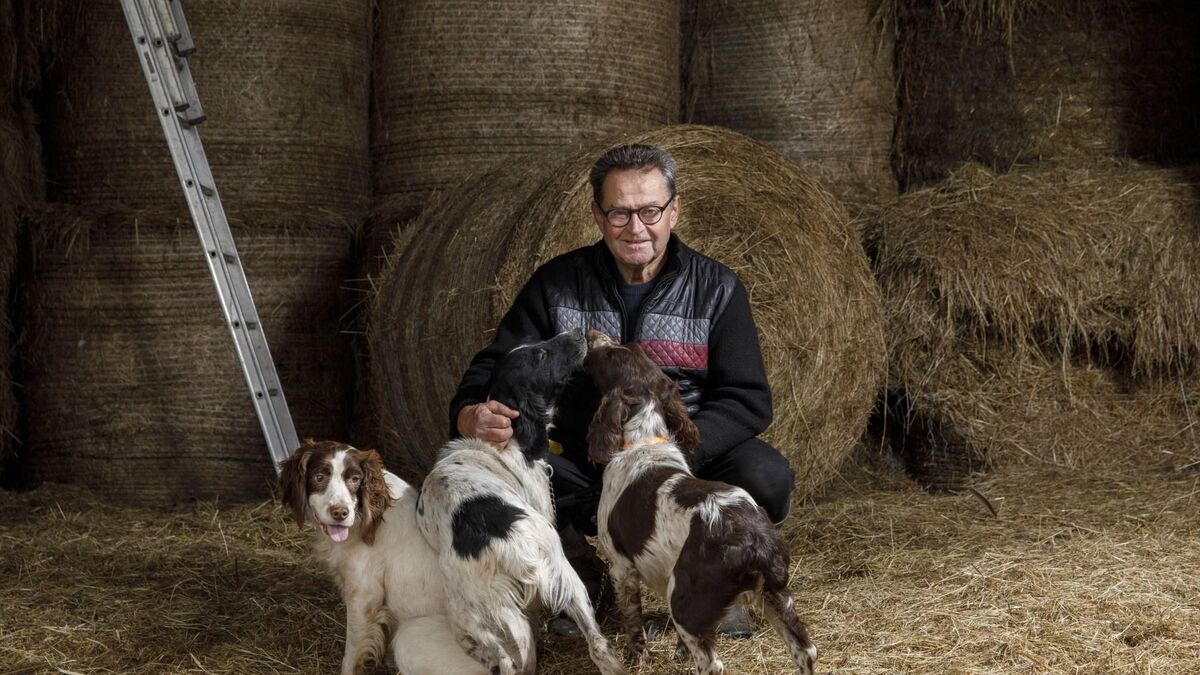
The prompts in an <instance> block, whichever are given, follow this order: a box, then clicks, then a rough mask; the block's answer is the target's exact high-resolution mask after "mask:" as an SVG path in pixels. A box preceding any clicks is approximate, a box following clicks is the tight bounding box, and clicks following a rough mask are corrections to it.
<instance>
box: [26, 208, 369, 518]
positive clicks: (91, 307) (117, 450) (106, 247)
mask: <svg viewBox="0 0 1200 675" xmlns="http://www.w3.org/2000/svg"><path fill="white" fill-rule="evenodd" d="M232 230H233V233H234V238H235V240H236V241H237V244H238V251H239V254H240V258H241V261H242V264H243V265H244V266H245V269H246V274H247V277H248V278H249V281H250V286H251V288H252V290H253V293H254V299H255V304H256V307H257V308H258V313H259V316H260V318H261V319H262V324H263V330H264V331H265V334H266V337H267V339H268V343H269V345H270V348H271V355H272V358H273V359H274V361H275V365H276V369H277V370H278V372H279V377H280V381H281V383H282V385H283V390H284V394H285V395H286V397H287V399H288V404H289V407H290V409H291V413H292V417H293V419H294V421H295V424H296V429H297V431H298V433H299V434H300V435H301V436H302V437H303V436H315V437H340V436H341V435H342V434H344V432H345V420H346V415H347V412H348V411H347V410H346V409H345V406H346V405H347V403H348V400H349V396H350V394H351V386H350V382H349V375H350V372H351V363H350V362H349V357H350V354H349V349H348V347H347V344H346V340H345V339H344V336H342V335H341V334H340V333H339V318H340V314H341V312H340V306H341V305H340V303H339V297H338V287H339V282H340V280H341V279H342V278H343V277H344V276H345V275H346V273H347V269H348V266H349V254H350V235H349V232H350V225H349V224H347V223H341V224H334V223H325V224H322V225H320V226H311V225H310V226H307V227H301V226H295V227H291V228H264V227H260V226H254V225H250V224H248V223H245V222H240V221H235V222H233V224H232ZM31 231H32V232H34V235H33V237H34V240H33V241H32V242H31V246H30V248H31V251H30V260H31V262H30V270H29V278H28V280H27V282H26V292H25V298H26V299H25V304H26V306H27V310H26V312H25V315H24V317H23V321H22V324H23V331H24V335H23V347H24V348H23V355H24V370H25V378H26V381H25V387H24V409H25V411H26V414H27V417H28V420H27V426H28V433H29V454H28V457H27V465H28V470H29V472H30V473H31V476H30V477H31V478H32V479H33V481H34V482H38V481H57V482H73V483H80V484H82V485H86V486H88V487H90V488H92V489H96V490H101V491H103V492H104V493H105V494H108V495H110V496H111V497H112V498H113V499H117V500H120V501H124V502H131V503H164V502H174V501H180V500H185V499H191V498H204V499H207V498H213V497H219V498H221V499H223V500H228V501H245V500H247V499H261V498H262V497H263V496H264V495H266V494H267V487H268V485H269V484H270V483H271V482H272V481H273V480H274V471H273V469H272V466H271V464H270V461H269V455H268V453H267V449H266V445H265V443H264V441H263V437H262V432H261V430H260V427H259V423H258V419H257V417H256V416H255V414H254V408H253V406H252V404H251V400H250V394H249V392H248V390H247V388H246V383H245V378H244V376H243V374H242V371H241V368H240V367H239V365H238V363H237V359H236V355H235V351H234V348H233V341H232V337H231V335H230V332H229V328H228V327H227V326H226V325H225V321H224V317H223V314H222V311H221V308H220V306H219V304H218V303H217V298H216V294H215V291H214V289H213V283H212V279H211V277H210V275H209V272H208V269H207V266H206V265H205V263H204V258H203V255H204V254H203V252H202V251H201V249H200V247H199V245H198V241H197V238H196V233H195V230H194V228H193V227H192V225H191V223H190V222H189V221H187V220H178V219H176V218H174V217H172V216H169V215H164V214H162V213H159V212H152V211H137V212H124V211H120V212H109V213H104V214H101V215H95V214H92V213H91V212H86V213H85V212H84V211H83V210H82V209H77V208H71V209H68V208H61V207H57V208H54V209H49V210H47V211H46V212H44V213H41V214H38V216H37V217H36V219H35V222H34V224H33V225H32V226H31Z"/></svg>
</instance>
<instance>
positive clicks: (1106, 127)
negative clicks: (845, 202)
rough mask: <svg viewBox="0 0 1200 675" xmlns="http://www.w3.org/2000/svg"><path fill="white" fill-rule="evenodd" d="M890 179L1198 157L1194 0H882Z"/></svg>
mask: <svg viewBox="0 0 1200 675" xmlns="http://www.w3.org/2000/svg"><path fill="white" fill-rule="evenodd" d="M893 7H894V11H895V16H896V21H897V24H898V30H899V33H898V37H897V49H896V70H897V75H898V77H899V81H900V114H899V120H898V124H897V133H896V156H897V166H898V172H899V176H900V181H901V184H902V186H907V185H911V184H919V183H924V182H928V181H933V180H938V179H940V178H942V177H943V176H945V175H946V174H947V173H948V172H949V171H950V170H951V169H953V168H955V167H957V166H959V165H960V164H962V163H964V162H968V161H974V162H979V163H981V164H984V165H987V166H990V167H992V168H993V169H996V170H1001V171H1007V170H1008V169H1009V168H1011V167H1012V166H1014V165H1016V164H1020V163H1030V162H1034V161H1036V160H1039V159H1042V158H1044V157H1049V156H1055V155H1062V154H1070V153H1074V152H1083V153H1089V154H1128V155H1131V156H1133V157H1137V158H1141V159H1145V160H1151V161H1155V162H1159V163H1168V164H1176V163H1183V162H1191V161H1196V160H1197V159H1198V158H1200V119H1198V118H1197V116H1196V114H1195V109H1196V105H1197V102H1198V101H1200V50H1197V49H1195V46H1194V43H1195V36H1196V35H1197V33H1198V32H1200V5H1197V3H1194V2H1178V1H1173V0H1134V1H1132V2H1130V1H1129V0H1102V1H1100V2H1080V1H1079V0H1056V1H1054V2H1034V1H1032V0H1015V1H1012V2H981V1H978V0H974V1H973V0H956V1H953V2H950V1H947V0H941V1H940V2H932V3H931V2H925V1H923V0H894V3H893Z"/></svg>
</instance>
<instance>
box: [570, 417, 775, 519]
mask: <svg viewBox="0 0 1200 675" xmlns="http://www.w3.org/2000/svg"><path fill="white" fill-rule="evenodd" d="M550 466H551V467H552V468H553V469H554V473H553V475H551V477H550V484H551V486H553V488H554V505H555V511H556V518H557V521H558V522H557V525H558V529H560V530H561V529H563V528H565V527H566V526H567V525H573V526H574V527H575V529H576V530H579V531H580V532H582V533H584V534H586V535H588V536H595V535H596V509H597V508H598V507H599V506H600V487H601V483H600V479H601V475H602V467H599V466H595V465H593V464H590V463H589V464H576V463H575V462H572V461H571V460H569V459H566V458H565V457H563V456H561V455H550ZM696 477H697V478H702V479H704V480H713V481H721V482H723V483H729V484H730V485H736V486H738V487H740V488H742V489H743V490H745V491H746V492H749V493H750V496H751V497H754V501H756V502H758V505H759V506H761V507H763V509H764V510H765V511H766V512H767V515H768V516H770V518H771V522H774V523H779V522H782V521H783V519H784V518H786V517H787V514H788V511H789V509H791V504H792V488H793V487H795V483H796V474H795V473H794V472H793V471H792V467H791V465H789V464H788V461H787V458H785V457H784V456H783V455H782V454H781V453H780V452H779V451H778V450H776V449H775V448H774V447H772V446H771V445H768V444H767V443H766V442H765V441H763V440H761V439H758V438H751V439H749V440H747V441H744V442H743V443H741V444H739V445H736V446H734V447H733V448H731V449H730V450H729V452H727V453H725V454H724V455H722V456H720V457H716V458H714V459H713V460H712V461H710V462H708V463H707V464H705V465H704V466H702V467H700V469H699V471H697V472H696Z"/></svg>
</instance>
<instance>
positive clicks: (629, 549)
mask: <svg viewBox="0 0 1200 675" xmlns="http://www.w3.org/2000/svg"><path fill="white" fill-rule="evenodd" d="M679 473H683V470H681V469H677V468H674V467H665V466H664V467H657V468H654V469H651V470H649V471H647V472H646V473H643V474H642V475H641V476H638V478H637V480H635V481H633V482H632V483H630V484H629V487H627V488H625V491H624V492H622V493H621V496H620V497H618V498H617V503H616V504H614V505H613V510H612V512H611V513H609V514H608V533H609V535H610V536H611V537H612V540H613V547H614V548H615V549H616V550H617V552H618V553H620V554H621V555H623V556H625V557H626V558H629V559H630V560H632V559H633V558H634V556H636V555H638V554H639V553H641V552H642V550H643V549H645V548H646V542H648V541H650V537H651V536H652V535H653V534H654V523H655V514H656V512H657V511H658V489H659V488H660V487H661V486H662V484H663V482H665V481H666V480H667V479H668V478H670V477H671V476H674V475H676V474H679Z"/></svg>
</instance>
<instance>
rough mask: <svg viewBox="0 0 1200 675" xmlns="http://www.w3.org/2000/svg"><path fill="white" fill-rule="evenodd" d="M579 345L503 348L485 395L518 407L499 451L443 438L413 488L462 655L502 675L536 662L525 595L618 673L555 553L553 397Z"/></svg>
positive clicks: (579, 356)
mask: <svg viewBox="0 0 1200 675" xmlns="http://www.w3.org/2000/svg"><path fill="white" fill-rule="evenodd" d="M586 353H587V344H586V342H585V341H584V339H583V336H582V335H580V334H579V332H577V331H574V332H571V333H563V334H561V335H558V336H556V337H554V338H551V339H549V340H546V341H544V342H539V343H537V344H531V345H524V346H521V347H517V348H515V349H513V350H512V351H510V352H509V353H508V354H506V355H505V357H504V358H503V360H502V361H501V362H500V363H499V364H498V366H497V369H496V372H495V374H494V375H493V378H492V385H491V390H490V392H489V398H491V399H493V400H496V401H499V402H501V403H503V404H504V405H506V406H508V407H510V408H513V409H515V410H517V411H518V412H520V416H519V417H517V418H516V419H515V420H513V435H512V439H511V440H510V441H509V442H508V444H507V445H505V446H504V447H503V448H501V449H499V450H497V449H496V448H495V447H494V446H492V445H490V444H489V443H486V442H484V441H481V440H478V439H471V438H463V439H458V440H454V441H451V442H450V443H449V444H448V445H446V446H445V447H443V448H442V449H441V451H440V452H439V454H438V460H437V463H436V464H435V465H434V467H433V471H431V472H430V474H429V476H427V477H426V479H425V483H424V485H423V486H422V488H421V498H420V501H419V502H418V505H417V513H418V516H417V518H418V522H419V524H420V527H421V531H422V532H423V533H424V534H425V538H426V539H427V540H428V541H429V543H430V545H432V546H433V548H434V549H436V550H437V551H438V555H439V560H440V562H441V566H442V571H443V573H444V574H445V576H446V595H447V604H448V611H449V615H450V622H451V624H452V625H453V626H454V629H455V631H456V634H457V637H458V639H459V641H460V643H461V644H462V646H463V648H464V649H465V650H466V651H467V653H468V654H470V655H471V656H473V657H474V658H475V659H477V660H478V661H479V662H480V663H482V664H483V665H484V666H485V667H488V668H491V669H492V672H498V673H501V674H502V675H510V674H512V673H533V672H534V670H535V667H536V653H535V647H534V638H533V630H532V627H531V626H530V622H529V619H528V617H527V616H526V610H527V609H528V608H529V606H530V604H531V603H532V602H533V601H534V600H540V601H541V602H542V605H543V606H544V607H545V608H546V609H548V610H549V611H551V612H563V611H565V612H566V613H567V615H568V616H570V617H571V618H572V619H573V620H574V621H575V623H576V624H577V625H578V626H579V627H580V629H581V630H582V632H583V635H584V637H585V639H586V640H587V643H588V652H589V654H590V655H591V658H592V661H593V662H594V663H595V664H596V665H597V666H598V667H599V668H600V672H601V673H604V674H605V675H611V674H615V673H624V672H625V668H624V666H623V665H622V664H621V662H620V660H619V659H618V658H617V657H616V655H615V654H614V653H613V652H612V650H611V649H610V648H609V645H608V642H607V641H606V640H605V639H604V636H603V635H601V633H600V628H599V626H598V625H597V624H596V619H595V617H594V615H593V610H592V604H591V602H590V601H589V600H588V595H587V591H586V590H585V588H584V585H583V582H582V581H580V579H579V576H578V575H577V574H576V573H575V571H574V570H573V569H572V568H571V566H570V564H569V563H568V562H567V559H566V556H565V555H564V554H563V550H562V544H561V542H560V541H559V538H558V534H557V532H556V531H555V528H554V505H553V500H552V496H551V494H550V480H549V474H548V464H547V463H546V460H545V458H546V456H547V453H548V451H549V441H548V437H547V426H548V425H549V423H550V419H551V416H552V414H553V406H554V401H555V399H556V398H557V397H558V395H559V394H561V393H562V390H563V388H564V387H565V385H566V382H567V379H568V378H569V377H570V376H571V374H572V373H574V372H575V371H576V370H578V369H579V367H580V366H581V365H582V364H583V359H584V356H585V355H586Z"/></svg>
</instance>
